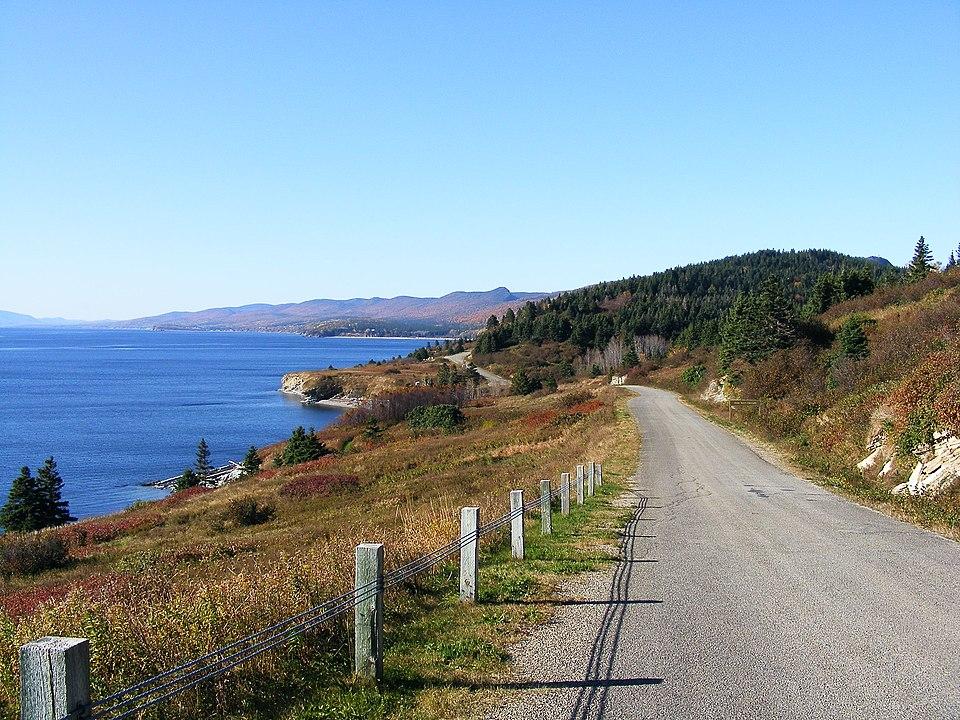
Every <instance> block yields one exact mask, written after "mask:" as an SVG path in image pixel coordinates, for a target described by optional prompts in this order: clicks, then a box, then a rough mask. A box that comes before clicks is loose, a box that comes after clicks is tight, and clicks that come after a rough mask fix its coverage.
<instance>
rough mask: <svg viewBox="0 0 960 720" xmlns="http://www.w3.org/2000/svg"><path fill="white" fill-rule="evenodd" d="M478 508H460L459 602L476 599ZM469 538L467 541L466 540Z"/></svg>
mask: <svg viewBox="0 0 960 720" xmlns="http://www.w3.org/2000/svg"><path fill="white" fill-rule="evenodd" d="M479 528H480V508H478V507H465V508H460V540H461V542H462V544H461V546H460V602H473V601H474V600H476V599H477V564H478V563H477V544H478V543H477V538H478V537H479V535H478V531H479ZM468 538H469V539H468Z"/></svg>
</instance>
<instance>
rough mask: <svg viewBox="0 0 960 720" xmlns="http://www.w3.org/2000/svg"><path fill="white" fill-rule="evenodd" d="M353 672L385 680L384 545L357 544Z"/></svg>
mask: <svg viewBox="0 0 960 720" xmlns="http://www.w3.org/2000/svg"><path fill="white" fill-rule="evenodd" d="M355 592H356V595H355V597H356V598H357V600H358V602H357V605H356V606H355V607H354V640H355V644H354V654H353V669H354V672H356V674H357V675H360V676H362V677H366V678H371V679H373V680H377V681H379V680H380V678H382V677H383V544H382V543H361V544H360V545H357V556H356V576H355Z"/></svg>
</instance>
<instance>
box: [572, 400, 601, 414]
mask: <svg viewBox="0 0 960 720" xmlns="http://www.w3.org/2000/svg"><path fill="white" fill-rule="evenodd" d="M602 408H603V403H602V402H601V401H600V400H588V401H587V402H582V403H580V404H578V405H574V406H573V407H571V408H568V409H567V412H568V413H569V414H571V415H574V414H576V413H579V414H581V415H589V414H590V413H595V412H597V411H598V410H601V409H602Z"/></svg>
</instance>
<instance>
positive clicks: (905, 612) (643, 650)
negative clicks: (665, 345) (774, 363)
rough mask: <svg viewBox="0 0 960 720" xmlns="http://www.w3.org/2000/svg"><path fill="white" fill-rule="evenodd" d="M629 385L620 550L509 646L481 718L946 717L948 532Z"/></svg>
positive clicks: (956, 674) (955, 615)
mask: <svg viewBox="0 0 960 720" xmlns="http://www.w3.org/2000/svg"><path fill="white" fill-rule="evenodd" d="M633 389H634V390H635V391H636V392H637V393H638V397H637V398H635V399H633V400H632V401H631V402H630V408H631V411H632V413H633V414H634V416H635V417H636V419H637V422H638V423H639V424H640V428H641V430H642V433H643V450H642V452H641V457H640V463H639V470H638V473H637V476H636V478H635V479H634V482H635V489H634V493H633V494H631V495H629V496H628V500H629V501H630V503H631V505H633V506H634V507H635V508H636V510H635V513H634V516H633V520H632V521H631V522H630V524H629V525H628V526H627V528H625V530H624V541H623V547H622V556H623V557H622V560H621V561H620V562H618V563H617V564H616V565H615V567H614V568H613V569H612V570H611V571H608V572H604V573H593V574H591V575H588V576H585V577H584V578H581V579H580V581H579V585H578V586H576V587H575V588H573V590H572V591H571V592H572V593H573V596H572V597H569V598H568V599H566V600H563V601H561V603H562V606H561V608H560V610H559V612H558V613H557V616H556V618H555V620H554V621H553V622H551V623H549V624H547V625H545V626H543V627H542V628H540V629H538V630H537V631H536V632H535V633H534V635H533V636H532V637H531V638H530V639H529V640H528V641H527V642H525V643H524V644H523V645H522V646H521V647H519V648H518V649H517V652H516V661H517V664H518V667H519V673H520V675H519V677H518V678H517V680H516V682H512V683H506V684H505V686H504V687H505V689H506V695H505V696H506V698H507V701H506V704H505V705H504V706H503V707H501V708H499V709H497V710H495V711H493V712H492V713H491V714H490V716H489V717H491V718H558V719H570V720H573V719H575V718H683V719H684V720H688V719H689V720H693V719H697V718H751V719H753V718H804V719H808V718H857V719H858V720H864V719H866V718H884V719H890V718H960V602H958V600H960V544H958V543H956V542H953V541H951V540H947V539H945V538H942V537H940V536H938V535H935V534H933V533H929V532H926V531H924V530H920V529H917V528H915V527H913V526H911V525H908V524H905V523H901V522H898V521H896V520H892V519H890V518H888V517H886V516H884V515H881V514H879V513H877V512H874V511H872V510H870V509H867V508H864V507H861V506H858V505H855V504H853V503H850V502H848V501H846V500H843V499H841V498H839V497H837V496H836V495H833V494H832V493H830V492H828V491H826V490H823V489H821V488H818V487H816V486H815V485H812V484H810V483H809V482H807V481H805V480H802V479H800V478H798V477H796V476H795V475H792V474H790V473H788V472H785V471H783V470H782V469H779V468H778V467H775V466H774V465H772V464H770V463H769V462H767V461H766V460H764V459H763V458H762V457H761V456H760V455H758V454H757V453H756V452H754V450H753V449H751V448H750V447H749V446H748V445H747V444H745V443H744V442H743V441H741V440H740V439H738V438H737V437H735V436H733V435H731V434H730V433H729V432H727V431H726V430H723V429H721V428H719V427H717V426H715V425H713V424H712V423H710V422H708V421H706V420H704V419H703V418H701V417H700V416H699V415H697V414H696V413H695V412H694V411H692V410H690V409H689V408H687V407H685V406H684V405H682V404H681V403H680V402H679V401H678V400H677V399H676V397H675V396H673V395H672V394H670V393H666V392H662V391H658V390H654V389H650V388H633Z"/></svg>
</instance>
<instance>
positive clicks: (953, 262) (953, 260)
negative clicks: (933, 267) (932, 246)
mask: <svg viewBox="0 0 960 720" xmlns="http://www.w3.org/2000/svg"><path fill="white" fill-rule="evenodd" d="M958 251H960V248H958ZM956 266H957V257H956V255H954V254H953V253H952V252H951V253H950V257H948V258H947V264H946V265H944V266H943V269H944V270H951V269H953V268H955V267H956Z"/></svg>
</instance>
